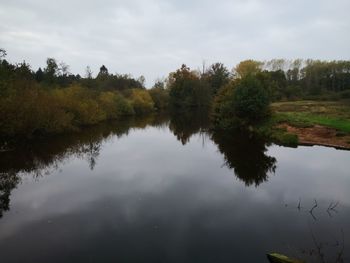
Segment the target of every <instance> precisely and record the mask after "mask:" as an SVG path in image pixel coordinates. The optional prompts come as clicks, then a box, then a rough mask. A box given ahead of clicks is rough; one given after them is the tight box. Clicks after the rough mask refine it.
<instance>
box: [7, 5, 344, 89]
mask: <svg viewBox="0 0 350 263" xmlns="http://www.w3.org/2000/svg"><path fill="white" fill-rule="evenodd" d="M349 10H350V1H349V0H332V1H330V0H327V1H325V0H293V1H291V0H216V1H209V0H192V1H190V0H187V1H186V0H127V1H124V0H99V1H97V0H94V1H91V0H60V1H54V0H51V1H49V0H0V48H3V49H5V50H6V51H7V54H8V55H7V59H8V60H9V61H11V62H13V63H14V62H22V61H23V60H25V61H26V62H27V63H29V64H31V65H32V69H34V70H36V69H37V68H38V67H39V66H40V67H45V61H46V58H48V57H53V58H55V59H57V60H58V61H63V62H65V63H66V64H68V65H69V66H70V72H72V73H74V74H78V73H79V74H81V75H84V74H85V68H86V66H88V65H89V66H90V67H91V69H92V71H93V72H94V74H95V75H96V74H97V73H98V71H99V67H100V66H101V65H106V67H107V68H108V70H109V72H110V73H119V74H125V73H127V74H131V75H133V76H134V77H139V76H140V75H144V76H145V77H146V84H147V86H152V84H153V83H154V81H155V80H156V79H158V78H163V77H166V76H167V75H168V73H169V72H172V71H175V70H176V69H177V68H179V67H180V66H181V64H183V63H185V64H187V65H188V66H190V67H191V68H193V69H198V68H201V67H202V64H203V63H205V64H206V65H210V64H211V63H214V62H222V63H224V64H225V65H226V66H227V67H228V68H230V69H232V68H233V67H234V66H235V65H236V64H237V63H238V62H239V61H242V60H244V59H256V60H262V61H263V60H269V59H273V58H285V59H295V58H305V59H306V58H313V59H324V60H334V59H342V60H349V59H350V15H349Z"/></svg>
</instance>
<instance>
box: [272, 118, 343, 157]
mask: <svg viewBox="0 0 350 263" xmlns="http://www.w3.org/2000/svg"><path fill="white" fill-rule="evenodd" d="M279 127H280V128H284V129H286V130H287V131H288V132H289V133H293V134H296V135H298V138H299V144H302V145H323V146H329V147H334V148H340V149H349V150H350V135H342V136H339V133H338V131H337V130H335V129H332V128H328V127H324V126H320V125H315V126H313V127H308V128H298V127H293V126H291V125H289V124H286V123H284V124H281V125H279Z"/></svg>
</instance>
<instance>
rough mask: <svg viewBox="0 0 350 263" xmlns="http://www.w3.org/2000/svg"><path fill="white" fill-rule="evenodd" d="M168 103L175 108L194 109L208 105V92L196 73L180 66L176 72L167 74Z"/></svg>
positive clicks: (184, 66)
mask: <svg viewBox="0 0 350 263" xmlns="http://www.w3.org/2000/svg"><path fill="white" fill-rule="evenodd" d="M169 83H170V88H169V89H170V91H169V95H170V103H171V104H172V105H173V106H175V107H196V106H207V105H208V104H209V99H208V98H209V97H210V92H209V88H208V86H207V85H206V83H204V82H202V81H201V79H200V77H199V74H198V73H197V72H194V71H191V70H190V68H189V67H187V66H186V65H184V64H183V65H182V66H181V68H180V69H178V70H176V72H174V73H171V74H169Z"/></svg>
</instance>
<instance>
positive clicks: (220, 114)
mask: <svg viewBox="0 0 350 263" xmlns="http://www.w3.org/2000/svg"><path fill="white" fill-rule="evenodd" d="M269 103H270V100H269V96H268V92H267V91H266V89H265V88H264V87H263V85H262V83H261V82H260V81H259V80H258V79H257V78H256V77H254V76H252V75H248V76H247V77H245V78H243V79H241V80H237V81H234V82H232V83H231V84H230V85H227V86H226V87H225V88H224V89H222V90H221V91H220V92H219V94H218V96H217V97H216V100H215V103H214V109H213V117H214V123H215V124H216V125H217V126H218V127H220V128H224V129H227V128H243V127H247V126H250V125H255V124H257V123H259V122H261V121H262V120H264V119H265V118H267V117H268V115H269Z"/></svg>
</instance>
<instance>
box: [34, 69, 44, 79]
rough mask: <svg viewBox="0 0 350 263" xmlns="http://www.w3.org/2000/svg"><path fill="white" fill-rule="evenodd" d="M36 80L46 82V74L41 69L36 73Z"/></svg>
mask: <svg viewBox="0 0 350 263" xmlns="http://www.w3.org/2000/svg"><path fill="white" fill-rule="evenodd" d="M35 80H36V81H37V82H42V81H43V80H44V72H43V71H42V69H41V68H39V69H38V70H37V71H36V72H35Z"/></svg>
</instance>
